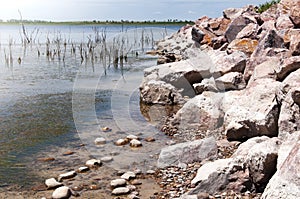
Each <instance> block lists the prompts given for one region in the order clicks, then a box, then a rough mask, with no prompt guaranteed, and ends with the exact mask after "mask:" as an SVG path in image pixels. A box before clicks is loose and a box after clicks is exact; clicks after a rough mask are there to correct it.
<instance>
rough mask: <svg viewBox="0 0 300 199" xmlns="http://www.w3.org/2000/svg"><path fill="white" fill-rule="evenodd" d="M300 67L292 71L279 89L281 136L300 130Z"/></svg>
mask: <svg viewBox="0 0 300 199" xmlns="http://www.w3.org/2000/svg"><path fill="white" fill-rule="evenodd" d="M299 88H300V69H298V70H297V71H295V72H293V73H291V74H290V75H289V76H288V77H287V78H286V79H285V80H284V81H283V82H282V86H281V87H280V88H279V89H278V93H277V96H278V97H277V98H278V100H280V102H281V110H280V115H279V120H278V126H279V137H286V135H288V134H292V133H293V132H295V131H298V130H300V106H299V90H300V89H299Z"/></svg>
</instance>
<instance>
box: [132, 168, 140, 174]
mask: <svg viewBox="0 0 300 199" xmlns="http://www.w3.org/2000/svg"><path fill="white" fill-rule="evenodd" d="M133 172H134V173H135V175H140V174H142V170H140V169H135V170H134V171H133Z"/></svg>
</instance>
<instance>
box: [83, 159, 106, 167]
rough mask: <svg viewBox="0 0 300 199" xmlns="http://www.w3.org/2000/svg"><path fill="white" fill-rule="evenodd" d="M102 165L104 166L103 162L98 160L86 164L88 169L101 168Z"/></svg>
mask: <svg viewBox="0 0 300 199" xmlns="http://www.w3.org/2000/svg"><path fill="white" fill-rule="evenodd" d="M101 164H102V162H101V160H97V159H90V160H88V161H86V163H85V165H86V166H87V167H95V166H101Z"/></svg>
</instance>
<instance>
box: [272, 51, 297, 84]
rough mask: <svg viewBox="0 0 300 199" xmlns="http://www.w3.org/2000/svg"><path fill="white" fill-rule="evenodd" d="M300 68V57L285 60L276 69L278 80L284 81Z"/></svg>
mask: <svg viewBox="0 0 300 199" xmlns="http://www.w3.org/2000/svg"><path fill="white" fill-rule="evenodd" d="M299 68H300V56H293V57H289V58H287V59H284V60H283V63H281V64H280V65H279V66H278V67H276V68H275V70H274V71H276V77H277V80H280V81H283V80H284V79H285V78H286V77H287V76H288V75H289V74H290V73H292V72H294V71H296V70H298V69H299Z"/></svg>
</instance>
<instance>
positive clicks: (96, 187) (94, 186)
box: [89, 184, 99, 190]
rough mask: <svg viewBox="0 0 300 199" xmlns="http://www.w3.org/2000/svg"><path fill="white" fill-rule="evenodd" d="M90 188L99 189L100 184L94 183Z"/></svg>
mask: <svg viewBox="0 0 300 199" xmlns="http://www.w3.org/2000/svg"><path fill="white" fill-rule="evenodd" d="M89 188H90V190H96V189H99V186H97V185H95V184H92V185H90V187H89Z"/></svg>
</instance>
